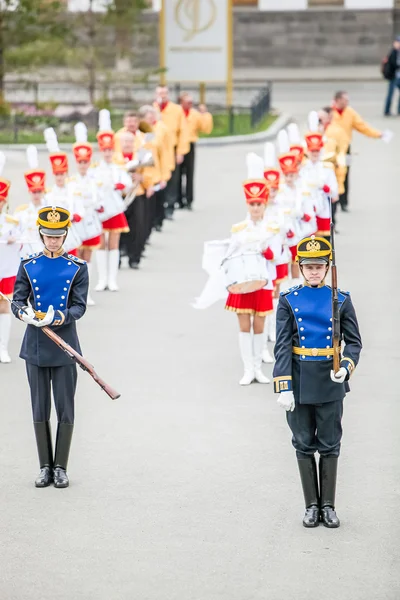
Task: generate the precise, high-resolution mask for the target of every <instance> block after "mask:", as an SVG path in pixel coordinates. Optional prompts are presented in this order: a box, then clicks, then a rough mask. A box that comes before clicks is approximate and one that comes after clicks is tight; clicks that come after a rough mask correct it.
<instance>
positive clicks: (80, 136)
mask: <svg viewBox="0 0 400 600" xmlns="http://www.w3.org/2000/svg"><path fill="white" fill-rule="evenodd" d="M74 133H75V139H76V141H77V142H78V143H84V142H87V138H88V132H87V127H86V125H85V123H82V122H81V121H80V122H79V123H77V124H76V125H75V127H74Z"/></svg>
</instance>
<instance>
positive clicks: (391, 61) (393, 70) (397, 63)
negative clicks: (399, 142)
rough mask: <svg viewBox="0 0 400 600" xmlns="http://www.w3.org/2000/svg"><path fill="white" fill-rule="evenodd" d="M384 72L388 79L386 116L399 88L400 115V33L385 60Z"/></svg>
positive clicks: (399, 104) (398, 112)
mask: <svg viewBox="0 0 400 600" xmlns="http://www.w3.org/2000/svg"><path fill="white" fill-rule="evenodd" d="M382 72H383V76H384V77H385V79H387V80H388V83H389V85H388V91H387V96H386V101H385V110H384V115H385V117H390V116H391V114H390V110H391V107H392V100H393V94H394V90H395V89H396V88H397V89H398V90H399V98H398V103H397V114H398V115H400V35H398V36H397V37H396V39H395V40H394V42H393V48H392V49H391V51H390V52H389V54H388V56H387V57H386V59H385V60H384V63H383V65H382Z"/></svg>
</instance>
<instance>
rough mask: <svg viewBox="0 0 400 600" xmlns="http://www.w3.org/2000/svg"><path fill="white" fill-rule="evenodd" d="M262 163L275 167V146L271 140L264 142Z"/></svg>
mask: <svg viewBox="0 0 400 600" xmlns="http://www.w3.org/2000/svg"><path fill="white" fill-rule="evenodd" d="M264 165H265V166H266V167H275V165H276V152H275V146H274V144H273V143H272V142H266V143H265V144H264Z"/></svg>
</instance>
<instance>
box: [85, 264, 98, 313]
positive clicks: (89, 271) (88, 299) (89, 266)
mask: <svg viewBox="0 0 400 600" xmlns="http://www.w3.org/2000/svg"><path fill="white" fill-rule="evenodd" d="M87 268H88V273H89V290H88V295H87V305H88V306H94V305H95V304H96V303H95V301H94V300H93V298H92V297H91V296H90V282H91V281H92V272H93V269H92V265H91V263H87Z"/></svg>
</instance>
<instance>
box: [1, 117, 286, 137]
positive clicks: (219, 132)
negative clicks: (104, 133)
mask: <svg viewBox="0 0 400 600" xmlns="http://www.w3.org/2000/svg"><path fill="white" fill-rule="evenodd" d="M275 119H276V116H275V115H271V114H268V115H266V116H265V118H264V119H263V120H262V121H261V122H260V123H259V124H258V125H257V126H256V127H254V128H252V126H251V122H250V113H239V114H235V115H234V116H233V123H232V125H233V132H232V131H230V118H229V115H228V113H217V114H214V129H213V131H212V133H211V135H210V136H207V135H201V136H200V137H222V136H225V135H243V134H246V133H257V132H259V131H264V130H265V129H267V128H268V127H269V126H270V125H271V124H272V123H273V122H274V121H275ZM121 126H122V115H121V116H120V115H118V118H115V119H114V118H113V127H114V130H115V131H117V130H118V129H119V127H121ZM56 129H57V128H56ZM96 133H97V130H95V129H92V128H91V129H89V141H90V142H95V141H96ZM57 135H58V141H59V143H60V144H63V143H69V144H73V143H74V142H75V137H74V135H73V127H72V126H71V133H67V134H60V133H59V132H57ZM14 143H18V144H43V143H44V138H43V133H42V132H41V131H39V130H37V129H35V128H31V127H29V126H27V125H22V124H21V125H20V126H18V129H17V132H16V133H15V132H14V129H13V127H12V126H11V123H7V126H5V127H4V126H3V127H1V126H0V144H14Z"/></svg>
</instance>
